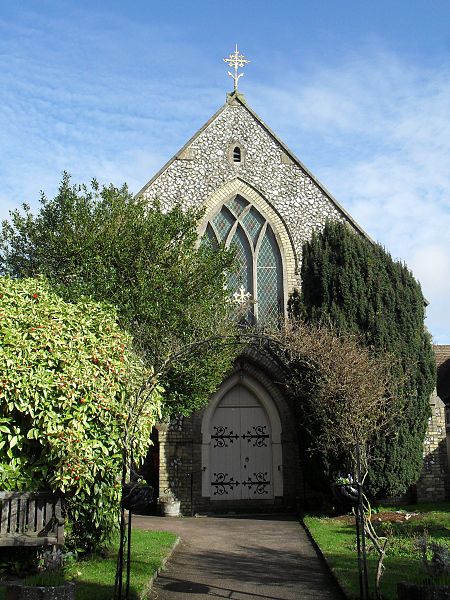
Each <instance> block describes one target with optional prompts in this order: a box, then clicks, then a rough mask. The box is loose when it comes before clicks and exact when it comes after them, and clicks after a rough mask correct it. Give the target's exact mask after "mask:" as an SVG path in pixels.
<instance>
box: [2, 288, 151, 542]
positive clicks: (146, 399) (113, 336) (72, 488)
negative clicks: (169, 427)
mask: <svg viewBox="0 0 450 600" xmlns="http://www.w3.org/2000/svg"><path fill="white" fill-rule="evenodd" d="M148 376H149V373H148V372H146V371H145V369H144V367H143V365H142V362H141V361H140V360H139V358H138V357H137V356H136V354H135V353H134V352H133V351H132V349H131V338H130V336H129V335H128V334H127V333H125V332H123V331H121V330H120V329H119V327H118V325H117V324H116V321H115V313H114V311H113V310H112V309H111V308H109V307H106V306H104V305H101V304H98V303H94V302H89V301H87V300H84V299H81V300H80V301H79V302H78V303H76V304H71V303H67V302H64V301H63V300H62V299H61V298H60V297H59V296H58V295H56V294H55V293H54V292H52V291H51V289H50V287H49V285H48V283H46V281H45V280H43V279H41V278H38V279H10V278H8V277H0V415H1V416H0V433H1V437H0V489H4V490H36V489H48V488H51V489H52V490H61V491H62V493H63V494H64V495H65V499H66V507H67V516H68V521H69V541H70V543H71V544H72V545H74V546H75V547H78V548H83V549H86V550H89V549H91V548H94V547H98V546H100V545H102V544H103V543H104V542H105V541H106V540H107V539H108V537H109V535H110V534H111V532H112V530H113V528H114V522H115V520H116V515H117V512H118V507H119V501H120V492H121V487H120V475H121V466H122V443H123V438H124V430H125V428H126V426H127V425H129V424H130V419H134V422H133V430H134V431H135V432H136V434H135V440H134V447H133V454H134V459H135V461H137V462H139V460H140V459H141V458H142V457H143V456H144V455H145V453H146V451H147V449H148V445H149V443H150V432H151V429H152V427H153V425H154V423H155V421H156V419H157V417H158V414H159V406H160V389H159V388H157V387H155V388H154V389H152V391H151V393H149V394H146V395H145V394H144V395H142V397H141V399H140V402H141V404H140V405H139V410H137V411H136V405H135V398H136V394H135V392H136V390H137V389H139V386H141V385H142V382H143V381H145V379H146V378H147V377H148Z"/></svg>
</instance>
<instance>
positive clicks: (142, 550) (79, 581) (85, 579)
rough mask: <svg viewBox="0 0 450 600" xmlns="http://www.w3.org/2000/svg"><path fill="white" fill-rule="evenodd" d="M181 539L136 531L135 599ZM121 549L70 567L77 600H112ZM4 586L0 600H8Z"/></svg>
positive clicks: (162, 533) (133, 541)
mask: <svg viewBox="0 0 450 600" xmlns="http://www.w3.org/2000/svg"><path fill="white" fill-rule="evenodd" d="M176 539H177V536H176V535H174V534H173V533H168V532H165V531H141V530H133V535H132V544H131V546H132V548H131V556H132V563H131V584H130V591H131V594H130V596H131V598H133V600H138V599H139V598H142V597H144V598H145V596H143V594H144V593H145V591H146V589H147V587H148V584H149V581H150V579H151V578H152V577H153V575H154V574H155V573H156V571H157V570H158V569H159V568H160V567H161V565H162V563H163V561H164V559H165V558H166V556H167V555H168V554H169V552H170V550H171V548H172V546H173V545H174V543H175V541H176ZM116 551H117V545H115V546H114V547H112V549H111V553H110V554H109V555H108V556H107V557H106V558H103V557H100V556H89V557H87V558H84V559H80V560H77V561H75V562H74V563H73V564H72V565H70V569H69V573H70V574H71V575H72V576H73V578H74V581H76V588H75V590H76V591H75V598H76V600H93V599H94V598H95V600H110V599H111V598H112V594H113V589H114V578H115V572H116ZM5 593H6V592H5V588H4V587H3V586H0V600H4V598H5Z"/></svg>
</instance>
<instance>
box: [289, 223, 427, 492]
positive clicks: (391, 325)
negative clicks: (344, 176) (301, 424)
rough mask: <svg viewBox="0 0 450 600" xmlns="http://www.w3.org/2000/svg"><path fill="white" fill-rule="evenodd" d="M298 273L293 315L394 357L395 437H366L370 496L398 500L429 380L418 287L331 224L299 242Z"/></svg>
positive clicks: (416, 465)
mask: <svg viewBox="0 0 450 600" xmlns="http://www.w3.org/2000/svg"><path fill="white" fill-rule="evenodd" d="M301 276H302V293H301V298H298V297H297V298H296V299H295V298H293V299H292V302H291V309H292V312H293V313H294V314H295V315H296V316H302V317H304V318H305V319H306V321H308V322H311V323H322V324H325V325H331V326H333V327H334V328H335V329H336V330H337V331H338V332H344V333H354V334H358V335H361V336H362V338H363V339H364V341H365V343H366V344H367V346H369V347H370V348H373V350H374V352H377V351H381V352H386V353H390V354H392V355H393V356H394V357H395V358H396V359H397V360H398V365H397V367H396V368H397V369H398V379H399V380H400V381H402V382H403V383H402V390H401V392H400V393H399V399H398V400H399V402H398V406H399V407H402V418H401V419H397V421H396V423H395V426H394V427H393V432H394V433H395V435H394V434H393V435H391V436H386V437H378V438H377V439H376V440H373V447H374V450H373V462H372V467H371V472H370V485H371V487H372V492H374V493H375V492H381V493H382V494H384V495H388V496H389V495H391V496H397V495H401V494H402V493H404V491H405V490H406V488H407V487H408V486H409V485H410V484H412V483H414V482H415V481H416V480H417V478H418V476H419V474H420V471H421V468H422V455H423V438H424V435H425V431H426V425H427V419H428V416H429V396H430V393H431V392H432V390H433V387H434V385H435V381H436V379H435V363H434V356H433V352H432V347H431V342H430V338H429V335H428V333H427V332H426V329H425V327H424V316H425V315H424V298H423V295H422V292H421V289H420V285H419V283H418V282H417V281H416V280H415V279H414V277H413V275H412V274H411V272H410V271H409V270H408V268H407V267H406V266H405V265H404V264H402V263H399V262H396V261H394V260H393V259H392V258H391V256H390V255H389V254H388V253H387V252H386V251H385V250H384V249H383V248H382V247H381V246H379V245H377V244H373V243H371V242H369V241H368V240H367V239H365V238H363V237H362V236H361V235H359V234H356V233H354V232H353V231H352V230H351V229H350V228H349V227H348V226H347V225H344V224H342V223H338V222H328V223H327V224H326V226H325V228H324V230H323V232H321V233H315V234H314V235H313V236H312V239H311V240H310V242H308V243H306V244H305V245H304V247H303V262H302V271H301ZM330 460H331V459H330Z"/></svg>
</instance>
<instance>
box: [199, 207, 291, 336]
mask: <svg viewBox="0 0 450 600" xmlns="http://www.w3.org/2000/svg"><path fill="white" fill-rule="evenodd" d="M233 228H234V229H233ZM232 231H233V232H234V233H233V234H232V236H230V233H231V232H232ZM205 237H207V238H208V240H210V243H212V244H213V245H214V243H215V244H216V245H217V244H218V243H219V242H222V243H225V244H226V246H227V247H230V248H233V249H234V250H235V252H236V259H237V264H238V268H237V271H236V272H235V273H233V274H231V275H230V277H229V281H228V286H227V287H228V289H229V292H230V296H231V297H232V298H233V295H234V294H238V295H239V294H240V295H248V294H249V295H250V301H249V309H248V312H247V314H246V319H247V320H248V321H249V322H252V321H254V319H256V320H257V321H258V323H259V324H260V325H269V324H276V323H277V322H278V319H279V317H280V315H281V314H282V313H283V263H282V258H281V253H280V249H279V246H278V243H277V241H276V238H275V235H274V232H273V230H272V228H271V226H270V224H269V223H268V222H267V221H266V219H265V218H264V217H263V216H262V214H261V213H260V212H259V211H258V210H257V209H256V208H255V207H254V206H252V205H251V204H250V203H249V202H248V201H247V200H245V199H244V198H242V197H241V196H239V195H237V196H235V197H234V198H232V199H231V200H229V201H228V202H226V203H225V204H224V205H223V206H222V207H221V209H220V211H219V212H218V213H217V214H216V215H215V216H214V217H213V219H212V220H211V222H210V223H208V226H207V228H206V231H205Z"/></svg>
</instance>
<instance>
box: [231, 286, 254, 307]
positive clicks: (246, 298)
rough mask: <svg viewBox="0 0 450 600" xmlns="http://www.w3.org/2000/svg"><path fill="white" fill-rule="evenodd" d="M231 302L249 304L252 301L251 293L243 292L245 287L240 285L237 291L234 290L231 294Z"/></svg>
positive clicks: (241, 304) (242, 304)
mask: <svg viewBox="0 0 450 600" xmlns="http://www.w3.org/2000/svg"><path fill="white" fill-rule="evenodd" d="M233 302H234V303H235V304H239V305H240V306H242V307H244V306H250V305H251V304H252V303H253V301H252V295H251V294H250V292H247V293H245V287H244V286H243V285H241V287H240V288H239V291H238V292H234V294H233Z"/></svg>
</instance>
